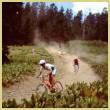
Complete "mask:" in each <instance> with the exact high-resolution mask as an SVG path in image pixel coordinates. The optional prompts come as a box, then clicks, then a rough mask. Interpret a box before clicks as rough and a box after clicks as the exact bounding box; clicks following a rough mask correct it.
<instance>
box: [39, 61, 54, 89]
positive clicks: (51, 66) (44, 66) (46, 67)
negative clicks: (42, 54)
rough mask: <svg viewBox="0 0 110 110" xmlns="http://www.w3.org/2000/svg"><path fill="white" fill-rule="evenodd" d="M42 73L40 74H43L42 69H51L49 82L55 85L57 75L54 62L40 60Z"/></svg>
mask: <svg viewBox="0 0 110 110" xmlns="http://www.w3.org/2000/svg"><path fill="white" fill-rule="evenodd" d="M39 65H40V74H39V75H38V76H41V74H42V70H43V69H44V70H49V71H50V72H49V82H50V84H51V87H53V85H54V83H55V75H56V67H55V65H53V64H49V63H47V62H46V61H45V60H40V62H39Z"/></svg>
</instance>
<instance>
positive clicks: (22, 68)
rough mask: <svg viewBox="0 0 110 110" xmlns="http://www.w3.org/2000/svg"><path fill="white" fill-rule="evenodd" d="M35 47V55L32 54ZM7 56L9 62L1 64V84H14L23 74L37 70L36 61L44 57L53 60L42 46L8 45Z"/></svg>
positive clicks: (48, 60) (33, 72) (49, 60)
mask: <svg viewBox="0 0 110 110" xmlns="http://www.w3.org/2000/svg"><path fill="white" fill-rule="evenodd" d="M32 48H34V49H35V55H34V56H33V54H32ZM9 51H10V54H9V56H8V58H9V60H10V63H9V64H3V67H2V68H3V69H2V83H3V86H7V85H9V84H14V83H15V82H16V81H20V79H22V78H23V77H24V76H25V75H33V74H35V72H37V71H39V69H38V67H39V66H38V62H39V60H40V59H45V60H46V61H47V62H52V63H53V62H54V59H53V57H52V56H51V55H50V54H49V53H48V52H47V51H46V50H45V49H44V48H42V47H39V46H9Z"/></svg>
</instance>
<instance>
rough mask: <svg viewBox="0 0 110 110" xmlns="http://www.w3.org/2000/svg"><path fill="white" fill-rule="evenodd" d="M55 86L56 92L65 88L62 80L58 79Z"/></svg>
mask: <svg viewBox="0 0 110 110" xmlns="http://www.w3.org/2000/svg"><path fill="white" fill-rule="evenodd" d="M53 88H54V89H55V91H56V92H61V91H62V90H63V86H62V84H61V82H60V81H56V82H55V84H54V86H53Z"/></svg>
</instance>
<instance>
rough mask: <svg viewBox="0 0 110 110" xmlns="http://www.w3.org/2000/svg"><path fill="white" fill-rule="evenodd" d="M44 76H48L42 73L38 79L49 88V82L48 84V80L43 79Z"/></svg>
mask: <svg viewBox="0 0 110 110" xmlns="http://www.w3.org/2000/svg"><path fill="white" fill-rule="evenodd" d="M45 76H48V75H42V77H41V78H40V80H41V81H42V83H43V84H44V85H46V86H47V87H48V88H49V89H50V87H51V84H50V82H49V80H45V78H44V77H45Z"/></svg>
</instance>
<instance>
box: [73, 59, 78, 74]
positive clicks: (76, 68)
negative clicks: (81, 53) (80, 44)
mask: <svg viewBox="0 0 110 110" xmlns="http://www.w3.org/2000/svg"><path fill="white" fill-rule="evenodd" d="M73 66H74V72H78V70H79V61H78V59H77V58H75V59H74V60H73Z"/></svg>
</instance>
